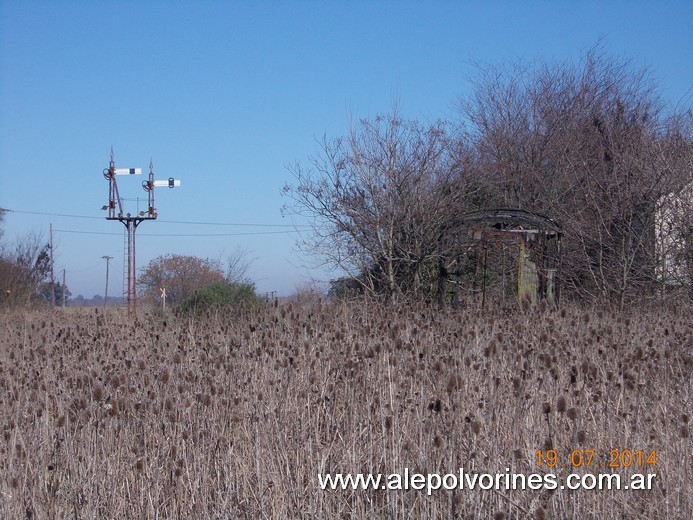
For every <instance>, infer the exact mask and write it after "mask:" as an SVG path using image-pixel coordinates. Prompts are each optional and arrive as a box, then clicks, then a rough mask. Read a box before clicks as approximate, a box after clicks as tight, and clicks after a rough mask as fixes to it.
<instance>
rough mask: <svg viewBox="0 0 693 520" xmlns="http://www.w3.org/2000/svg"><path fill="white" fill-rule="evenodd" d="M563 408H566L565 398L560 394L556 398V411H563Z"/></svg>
mask: <svg viewBox="0 0 693 520" xmlns="http://www.w3.org/2000/svg"><path fill="white" fill-rule="evenodd" d="M565 409H566V400H565V397H563V396H562V395H561V396H559V397H558V399H556V411H557V412H558V413H563V412H565Z"/></svg>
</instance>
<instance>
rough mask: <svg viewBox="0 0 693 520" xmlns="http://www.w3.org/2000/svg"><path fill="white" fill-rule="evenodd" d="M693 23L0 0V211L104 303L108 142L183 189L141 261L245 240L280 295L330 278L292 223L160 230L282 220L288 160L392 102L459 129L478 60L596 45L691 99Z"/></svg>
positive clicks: (353, 4)
mask: <svg viewBox="0 0 693 520" xmlns="http://www.w3.org/2000/svg"><path fill="white" fill-rule="evenodd" d="M692 22H693V2H690V1H680V2H667V1H663V2H642V1H633V0H631V1H619V2H602V1H599V2H596V1H595V2H573V1H570V2H568V1H550V2H549V1H545V2H532V1H530V2H492V1H484V2H462V1H426V2H424V1H420V2H413V1H401V2H393V1H382V2H376V1H370V2H366V1H350V2H345V1H329V2H328V1H283V2H279V1H277V2H260V1H258V2H253V1H243V2H241V1H225V2H221V1H218V2H216V1H179V2H164V1H159V2H157V1H146V0H143V1H134V0H133V1H121V2H116V1H109V2H105V1H94V2H86V1H85V2H80V1H76V0H75V1H58V0H56V1H22V2H19V1H8V0H0V207H4V208H9V209H11V210H15V211H16V212H15V213H9V214H8V215H7V216H6V219H5V224H4V229H5V237H4V242H5V243H6V244H7V243H10V244H11V243H12V242H13V241H14V240H15V239H16V238H17V237H20V236H23V235H25V234H26V233H28V232H31V231H33V232H40V233H43V235H44V237H45V238H46V240H47V238H48V230H49V224H51V223H52V224H53V227H54V229H55V230H56V231H55V235H54V241H55V245H56V266H55V267H56V270H57V271H58V272H59V273H62V269H65V270H66V272H67V283H68V287H69V288H70V290H71V291H72V294H73V295H74V296H76V295H78V294H82V295H84V296H85V297H91V296H93V295H94V294H103V286H104V278H105V263H104V261H103V260H102V259H101V257H102V256H103V255H110V256H113V257H114V260H113V261H112V263H111V277H110V283H111V285H110V288H109V293H110V294H115V293H116V292H118V290H117V288H119V287H121V283H122V282H121V279H122V263H123V236H122V228H123V226H122V225H121V224H120V223H118V222H109V221H106V220H105V218H104V217H105V213H104V212H102V211H100V208H101V207H102V206H103V205H104V204H105V203H106V202H107V199H108V183H107V182H106V181H105V180H104V178H103V176H102V170H103V169H104V168H105V167H107V166H108V160H109V152H110V148H111V146H113V147H114V150H115V158H116V166H119V167H141V168H142V169H143V170H145V171H146V169H147V167H148V165H149V160H150V159H153V161H154V171H155V173H156V177H157V178H161V179H166V178H168V177H175V178H179V179H181V180H182V186H181V187H180V188H176V189H173V190H169V189H163V188H161V189H158V190H157V192H156V195H157V209H158V213H159V219H160V220H159V221H156V222H145V223H144V224H142V225H141V226H140V228H139V230H138V241H137V257H138V266H139V267H142V266H144V265H146V263H147V262H149V261H150V260H151V259H152V258H154V257H156V256H158V255H160V254H166V253H176V254H185V255H198V256H202V257H210V258H219V259H221V260H224V258H225V257H226V256H227V255H228V254H229V253H231V252H232V251H233V250H234V249H236V248H237V247H239V246H240V247H243V248H246V249H247V250H249V251H250V252H251V253H250V256H251V257H253V258H256V260H255V261H254V262H253V264H252V267H251V272H250V275H251V277H252V278H253V279H254V280H255V282H256V284H257V287H258V290H259V291H261V292H265V291H273V290H276V291H278V292H279V294H290V293H291V292H292V291H293V290H294V288H295V286H296V285H297V284H300V283H302V282H304V281H306V280H309V279H310V277H311V276H315V277H317V278H320V277H322V276H324V275H321V274H320V273H312V272H311V271H310V269H307V268H306V267H305V264H306V260H305V259H303V258H302V257H301V255H300V254H298V253H297V252H296V250H295V246H294V244H295V240H296V236H295V235H294V234H292V233H288V232H287V231H291V229H290V228H285V227H260V226H250V225H233V226H231V225H226V226H219V225H214V226H213V225H192V224H173V223H170V222H166V221H183V222H218V223H229V224H264V225H278V226H285V225H287V224H292V222H290V221H287V219H283V218H282V216H281V213H280V208H281V206H282V204H283V203H284V202H285V201H284V200H283V198H282V196H281V187H282V185H283V184H284V183H285V182H286V181H290V180H291V175H290V173H289V171H288V170H287V168H286V166H287V165H289V164H292V163H294V162H295V161H297V160H298V161H304V162H305V161H306V160H307V158H308V157H309V156H310V155H311V154H315V153H317V152H318V151H319V146H318V144H317V142H316V138H319V137H321V136H322V135H323V134H326V135H327V136H331V137H337V136H339V135H344V134H345V133H346V132H347V130H348V124H349V120H350V119H353V118H361V117H373V116H375V115H377V114H382V113H387V112H388V111H389V110H390V109H391V106H392V103H393V100H398V102H399V104H400V106H401V111H402V113H403V115H404V116H405V117H407V118H410V119H419V120H421V121H430V120H434V119H438V118H450V119H452V118H455V117H457V115H456V114H455V111H454V104H455V102H456V100H458V99H459V98H460V96H465V95H467V94H468V93H469V89H470V87H469V83H468V76H469V74H470V72H471V70H472V69H471V66H470V65H469V62H470V61H471V60H480V61H482V62H492V63H498V62H501V61H503V60H506V59H515V58H521V59H525V60H535V59H536V60H544V61H554V60H564V59H575V58H578V57H579V56H580V55H581V54H582V53H584V52H585V51H586V50H588V49H589V48H590V47H592V46H593V45H594V44H595V43H596V42H597V41H599V40H600V39H603V42H604V50H605V51H606V52H607V53H609V54H611V55H614V56H617V57H624V58H631V59H632V60H633V61H634V64H635V65H636V66H638V67H640V66H643V67H649V68H650V69H651V70H652V72H653V73H654V76H655V78H657V80H658V81H659V84H660V86H661V88H662V89H663V92H664V97H665V99H666V100H667V101H668V102H669V103H670V104H671V105H676V104H677V103H679V104H681V103H682V104H684V106H685V105H688V106H690V104H691V85H692V83H693V74H692V70H693V31H692V29H691V27H693V24H692ZM142 179H143V177H142V178H130V177H127V178H122V180H121V182H120V188H121V193H122V195H123V196H125V197H128V198H136V197H142V198H144V197H145V195H146V194H145V193H144V191H142V189H141V187H140V181H141V180H142ZM119 180H120V179H119ZM128 204H131V205H132V206H130V207H131V208H132V210H133V212H134V210H135V209H136V208H135V207H134V206H135V205H136V202H128ZM20 212H23V213H20ZM27 212H39V213H50V214H51V215H35V214H31V213H27ZM60 215H79V216H84V217H91V218H70V217H65V216H60ZM76 231H79V232H83V233H75V232H76ZM84 232H88V233H84ZM267 232H273V234H259V233H267ZM106 233H113V234H106ZM151 234H159V235H168V236H147V235H151ZM213 234H217V236H210V235H213ZM218 234H223V235H222V236H219V235H218ZM176 235H181V236H176ZM182 235H198V236H182ZM111 288H112V289H111Z"/></svg>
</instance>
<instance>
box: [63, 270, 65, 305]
mask: <svg viewBox="0 0 693 520" xmlns="http://www.w3.org/2000/svg"><path fill="white" fill-rule="evenodd" d="M65 287H66V286H65V269H63V309H64V308H65V291H66V289H65Z"/></svg>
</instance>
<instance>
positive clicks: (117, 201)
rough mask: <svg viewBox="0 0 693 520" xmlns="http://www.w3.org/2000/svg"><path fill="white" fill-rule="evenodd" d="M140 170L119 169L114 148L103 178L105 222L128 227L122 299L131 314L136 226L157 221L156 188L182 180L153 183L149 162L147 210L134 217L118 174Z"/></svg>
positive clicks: (134, 299)
mask: <svg viewBox="0 0 693 520" xmlns="http://www.w3.org/2000/svg"><path fill="white" fill-rule="evenodd" d="M141 173H142V170H141V169H140V168H116V167H115V160H114V156H113V148H111V160H110V162H109V165H108V168H105V169H104V170H103V176H104V178H105V179H106V180H107V181H108V205H107V206H104V209H107V210H108V216H107V217H106V220H117V221H119V222H121V223H122V224H123V225H124V226H125V236H126V238H125V242H126V243H125V247H124V249H125V251H126V256H127V260H126V261H125V262H124V264H126V265H127V268H124V270H123V278H124V280H123V296H124V297H125V300H126V301H127V305H128V314H134V313H136V312H137V263H136V257H135V233H136V232H137V227H138V226H139V225H140V224H141V223H142V222H144V221H145V220H156V218H157V213H156V208H155V207H154V188H155V187H157V186H168V187H169V188H173V187H176V186H180V181H179V180H177V179H173V178H172V177H171V178H169V179H168V180H164V181H158V180H154V165H153V163H152V161H151V160H150V161H149V178H148V180H146V181H142V188H143V189H144V191H146V192H147V199H148V200H147V211H140V212H138V213H136V214H135V215H132V214H131V213H125V212H124V210H123V200H122V198H121V197H120V192H119V190H118V181H117V180H116V177H117V176H119V175H140V174H141Z"/></svg>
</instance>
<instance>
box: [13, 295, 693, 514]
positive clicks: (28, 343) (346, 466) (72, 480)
mask: <svg viewBox="0 0 693 520" xmlns="http://www.w3.org/2000/svg"><path fill="white" fill-rule="evenodd" d="M0 321H1V325H0V345H1V347H0V428H1V429H2V435H3V436H2V438H1V439H0V450H1V452H0V517H2V518H16V519H20V518H76V519H79V518H133V519H134V518H143V519H144V518H171V519H178V518H220V519H221V518H282V519H284V518H325V519H328V518H329V519H331V518H417V519H430V518H453V517H454V518H493V519H511V518H559V519H568V518H580V519H600V520H601V519H610V518H612V519H616V518H618V519H625V518H628V519H631V518H666V519H677V518H678V519H689V518H693V491H692V490H691V476H692V475H693V471H692V469H693V468H692V464H693V461H692V458H691V440H690V429H691V425H690V423H689V420H690V411H691V396H692V388H691V383H692V381H691V374H692V364H691V355H692V351H693V325H692V323H691V318H690V316H688V315H684V313H677V312H675V311H664V310H661V311H657V312H652V311H651V312H647V313H642V314H638V313H629V314H621V313H616V312H611V311H590V312H586V311H584V310H578V309H573V308H570V307H568V308H563V309H558V310H547V309H543V310H542V309H539V308H537V309H532V310H529V311H526V312H522V311H517V312H514V313H509V314H500V313H498V312H496V313H495V314H494V313H493V312H487V313H484V314H481V313H477V312H476V311H467V312H465V311H461V312H454V313H453V312H445V313H438V312H436V311H434V310H432V309H428V308H423V307H421V308H411V307H406V308H405V307H401V308H394V309H393V308H389V309H388V308H384V307H382V306H377V305H368V304H363V305H334V306H332V305H326V304H322V305H315V306H312V307H310V308H297V307H293V306H292V305H290V304H275V305H270V306H267V307H263V308H258V309H248V310H242V311H236V312H234V313H233V314H223V313H217V314H213V315H210V316H207V317H198V318H194V319H189V318H182V317H162V316H154V315H146V314H143V315H140V316H139V318H138V320H137V321H136V322H134V321H133V322H131V321H129V320H128V319H127V316H126V315H124V314H123V312H122V311H119V310H109V311H107V312H104V311H103V310H101V309H96V310H94V309H92V310H90V311H79V312H68V313H65V314H63V313H60V312H56V313H53V314H50V313H29V312H25V313H15V314H5V315H2V316H0ZM537 450H541V451H542V453H543V454H544V455H545V456H546V457H545V458H544V459H543V460H542V461H539V460H538V459H537V454H536V452H537ZM551 450H553V451H551ZM591 450H594V452H593V456H592V457H591V458H592V460H591V461H590V464H589V466H588V465H587V460H586V459H587V457H588V455H590V454H591ZM611 450H617V451H616V452H612V451H611ZM652 452H654V453H655V456H654V458H652ZM554 453H555V454H556V457H557V460H556V465H555V466H553V467H552V466H550V464H551V463H552V459H553V454H554ZM629 454H630V455H629ZM571 457H572V463H579V464H575V467H572V463H571ZM629 457H630V458H629ZM614 459H615V461H614ZM655 459H656V460H655ZM610 462H612V463H613V462H615V464H616V466H617V467H609V463H610ZM405 468H406V470H407V471H409V472H410V474H411V473H414V472H417V473H421V474H423V475H428V474H432V473H438V474H440V475H441V476H442V475H445V474H448V473H452V474H459V470H460V468H462V469H463V470H464V471H465V472H466V473H468V474H472V473H490V474H494V475H495V474H496V473H500V474H506V473H514V474H523V475H530V474H532V473H537V474H540V475H543V474H545V473H551V472H553V473H555V474H556V475H557V476H558V477H566V476H567V475H568V474H569V473H573V472H574V473H578V474H580V475H584V474H587V473H594V474H597V473H600V472H607V473H612V472H614V473H618V474H620V475H622V476H624V477H628V476H630V475H631V474H634V473H645V474H650V473H655V474H656V477H655V478H654V479H653V488H652V489H651V490H632V489H630V490H610V491H609V490H603V491H599V490H596V489H592V490H586V489H582V490H576V491H570V490H567V489H565V490H561V489H555V490H551V489H538V490H530V489H525V490H522V489H512V486H510V489H505V487H503V486H502V481H501V489H496V490H494V489H489V490H482V489H478V488H476V489H473V490H470V489H466V488H465V489H463V490H459V489H458V490H454V491H453V490H445V489H443V486H441V489H438V490H435V491H433V492H432V493H431V495H430V496H429V495H428V494H427V492H426V490H425V489H424V490H416V489H411V488H410V489H408V490H399V491H393V490H373V489H368V490H362V489H358V490H351V489H350V490H341V491H337V490H329V489H326V490H321V489H320V487H319V485H318V484H319V482H318V474H327V473H331V474H332V475H335V474H336V473H369V472H373V473H382V474H384V475H389V474H394V473H402V474H404V473H405ZM447 483H448V484H449V483H450V481H449V480H448V481H447ZM402 485H404V484H402Z"/></svg>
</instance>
